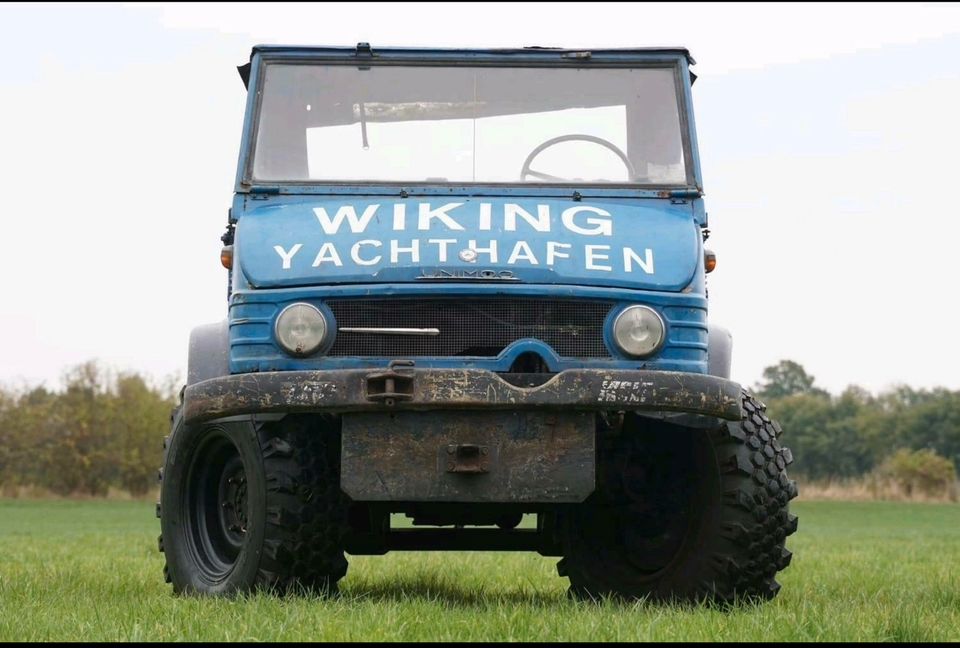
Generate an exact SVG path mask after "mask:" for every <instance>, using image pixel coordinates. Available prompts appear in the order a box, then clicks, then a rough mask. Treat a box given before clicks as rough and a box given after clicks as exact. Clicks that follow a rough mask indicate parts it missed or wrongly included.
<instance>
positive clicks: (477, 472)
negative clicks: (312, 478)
mask: <svg viewBox="0 0 960 648" xmlns="http://www.w3.org/2000/svg"><path fill="white" fill-rule="evenodd" d="M595 417H596V415H595V414H594V413H592V412H573V411H565V412H549V411H547V412H543V411H540V412H530V411H519V412H518V411H514V412H503V411H483V412H471V411H467V412H464V411H461V412H397V413H394V414H386V413H356V414H344V415H343V434H342V438H343V451H342V455H341V473H340V475H341V477H340V479H341V486H342V488H343V490H344V492H346V493H347V494H348V495H349V496H350V497H351V498H352V499H353V500H355V501H377V502H383V501H402V502H475V503H477V502H514V503H577V502H582V501H583V500H584V499H586V497H587V496H588V495H590V493H592V492H593V489H594V482H595V475H594V472H595V469H594V465H595V456H596V450H595V443H594V439H595V436H596V435H595V430H596V423H595Z"/></svg>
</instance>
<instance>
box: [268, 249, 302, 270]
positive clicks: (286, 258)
mask: <svg viewBox="0 0 960 648" xmlns="http://www.w3.org/2000/svg"><path fill="white" fill-rule="evenodd" d="M302 247H303V243H297V244H296V245H294V246H293V247H292V248H290V251H289V252H287V251H286V250H284V249H283V248H282V247H281V246H279V245H274V246H273V249H274V250H276V251H277V254H279V255H280V258H281V259H283V269H284V270H289V269H290V262H291V261H292V260H293V255H294V254H296V253H297V252H299V251H300V248H302Z"/></svg>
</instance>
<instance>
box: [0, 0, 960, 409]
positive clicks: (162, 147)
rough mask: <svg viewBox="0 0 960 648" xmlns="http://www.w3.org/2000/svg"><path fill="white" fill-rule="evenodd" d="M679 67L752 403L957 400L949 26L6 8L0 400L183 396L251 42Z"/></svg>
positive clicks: (234, 147) (274, 8) (516, 11)
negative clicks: (110, 374)
mask: <svg viewBox="0 0 960 648" xmlns="http://www.w3.org/2000/svg"><path fill="white" fill-rule="evenodd" d="M358 41H368V42H370V43H372V44H373V45H374V47H376V46H384V45H407V46H430V45H436V46H459V47H472V46H496V47H514V46H525V45H543V46H562V47H629V46H657V45H682V46H686V47H688V48H689V49H690V50H691V52H692V54H693V56H694V57H695V58H696V59H697V61H698V63H697V65H696V66H695V67H694V71H695V72H696V73H697V74H698V75H699V79H698V80H697V83H696V85H695V86H694V89H693V94H694V109H695V114H696V121H697V127H698V131H699V141H700V152H701V159H702V167H703V176H704V184H705V190H706V204H707V211H708V213H709V216H710V225H711V230H712V232H713V235H712V237H711V239H710V241H709V246H710V247H712V249H713V250H714V251H715V252H716V253H717V256H718V267H717V270H716V271H715V272H714V273H713V274H712V275H710V282H709V287H710V308H711V312H710V317H711V319H712V320H713V321H715V322H718V323H721V324H724V325H726V326H728V327H729V328H730V329H731V330H732V331H733V334H734V362H733V377H734V378H735V379H737V380H739V381H741V382H743V383H745V384H753V383H754V382H755V381H756V380H758V379H759V377H760V375H761V372H762V370H763V368H764V367H765V366H767V365H770V364H773V363H775V362H776V361H778V360H779V359H781V358H792V359H794V360H797V361H798V362H800V363H802V364H803V365H805V366H806V367H807V369H808V370H809V371H810V372H811V373H812V374H814V375H815V376H816V378H817V381H818V383H820V384H821V385H823V386H824V387H826V388H828V389H831V390H833V391H838V390H840V389H842V388H843V387H844V386H846V385H847V384H850V383H858V384H860V385H863V386H865V387H867V388H869V389H873V390H879V389H883V388H885V387H888V386H890V385H892V384H896V383H908V384H911V385H914V386H918V387H930V386H934V385H945V386H947V387H950V388H953V389H960V351H958V341H957V339H956V338H957V331H958V330H960V326H958V322H957V320H958V316H960V305H958V303H960V288H958V284H960V281H958V280H960V262H958V259H957V256H958V255H957V252H956V248H957V246H958V244H960V209H958V207H957V201H958V200H960V196H958V192H957V185H958V182H957V178H956V176H957V169H958V167H960V163H958V162H957V159H958V155H960V153H958V152H960V126H958V117H960V5H958V4H956V3H953V4H946V5H942V4H941V5H917V4H910V5H894V4H882V5H873V6H871V5H864V4H856V5H833V4H830V5H772V6H762V5H756V4H744V5H713V4H711V5H696V4H690V5H682V4H668V5H663V6H660V5H645V4H644V5H640V4H635V5H627V4H610V5H605V4H602V3H589V4H582V5H580V4H558V3H551V4H549V5H533V4H532V5H528V6H517V5H463V6H455V5H453V4H452V3H450V4H443V5H440V4H436V5H434V4H423V5H417V4H402V5H401V4H391V5H376V4H374V3H364V4H362V5H349V4H345V5H337V4H326V3H324V4H322V5H321V4H317V5H291V6H284V5H281V4H270V5H260V6H258V5H249V4H246V5H239V6H233V7H231V6H227V5H221V4H215V5H214V4H211V5H192V6H186V5H172V6H165V5H160V4H146V5H108V6H87V7H82V6H73V5H69V6H60V5H48V6H43V5H32V4H31V5H22V6H16V5H13V6H11V5H3V6H0V53H2V54H3V65H2V66H0V178H2V181H0V182H2V184H0V186H2V189H3V191H2V193H0V280H2V282H3V283H2V293H0V294H2V299H0V383H5V384H7V385H13V386H15V385H22V384H24V383H31V384H32V383H37V382H42V381H46V382H47V384H48V385H49V386H55V385H56V384H57V383H58V379H59V377H60V375H61V373H62V371H63V369H64V368H66V367H68V366H70V365H73V364H76V363H79V362H82V361H84V360H87V359H91V358H98V359H100V360H102V361H104V362H105V363H106V364H108V365H109V366H112V367H114V368H116V369H132V370H139V371H142V372H145V373H147V374H150V375H152V376H155V377H158V378H159V377H163V376H166V375H169V374H173V373H179V374H180V375H181V376H185V375H186V351H187V339H188V335H189V331H190V328H191V327H192V326H194V325H196V324H200V323H204V322H211V321H216V320H219V319H222V318H223V317H224V316H225V313H226V302H225V271H224V270H223V269H222V268H221V267H220V263H219V250H220V245H221V244H220V241H219V236H220V234H221V232H222V230H223V226H224V224H225V218H226V210H227V207H228V206H229V203H230V197H231V192H232V187H233V177H234V173H235V168H236V158H237V151H238V146H239V138H240V129H241V123H242V118H243V106H244V99H245V91H244V88H243V85H242V83H241V82H240V79H239V77H238V75H237V72H236V69H235V66H236V65H239V64H242V63H244V62H246V61H247V59H248V57H249V52H250V48H251V46H252V45H254V44H257V43H284V44H314V45H355V44H356V43H357V42H358Z"/></svg>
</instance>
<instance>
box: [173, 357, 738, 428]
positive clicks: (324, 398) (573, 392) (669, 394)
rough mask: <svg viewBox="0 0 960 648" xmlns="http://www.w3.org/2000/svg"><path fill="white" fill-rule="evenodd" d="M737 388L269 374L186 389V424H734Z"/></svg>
mask: <svg viewBox="0 0 960 648" xmlns="http://www.w3.org/2000/svg"><path fill="white" fill-rule="evenodd" d="M740 391H741V387H740V385H739V384H737V383H735V382H732V381H730V380H726V379H724V378H718V377H716V376H708V375H705V374H695V373H684V372H674V371H650V370H629V369H624V370H619V369H618V370H606V369H569V370H567V371H562V372H560V373H558V374H556V375H555V376H553V377H552V378H551V379H550V380H549V381H547V382H546V383H544V384H543V385H540V386H538V387H516V386H514V385H511V384H510V383H508V382H506V381H504V380H503V379H502V378H501V377H500V376H498V375H497V374H496V373H494V372H492V371H487V370H485V369H416V368H412V367H406V366H401V365H400V363H391V366H390V367H389V368H385V369H373V370H371V369H345V370H343V369H342V370H332V371H274V372H263V373H247V374H234V375H230V376H222V377H218V378H212V379H210V380H204V381H202V382H198V383H194V384H192V385H189V386H187V388H186V390H185V391H184V397H183V404H184V418H185V421H186V422H187V423H199V422H203V421H209V420H212V419H217V418H223V417H227V416H235V415H239V414H274V413H303V412H331V413H342V412H376V411H380V412H383V411H395V410H458V409H461V410H467V409H472V410H476V409H499V410H545V409H552V410H556V409H571V410H629V411H641V412H642V411H647V412H685V413H689V414H699V415H705V416H713V417H717V418H722V419H728V420H739V419H740V414H741V413H740V401H741V399H740Z"/></svg>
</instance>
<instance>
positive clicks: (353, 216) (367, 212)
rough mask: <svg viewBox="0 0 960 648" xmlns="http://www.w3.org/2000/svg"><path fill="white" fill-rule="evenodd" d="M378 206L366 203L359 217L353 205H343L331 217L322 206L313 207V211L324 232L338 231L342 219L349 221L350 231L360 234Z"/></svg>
mask: <svg viewBox="0 0 960 648" xmlns="http://www.w3.org/2000/svg"><path fill="white" fill-rule="evenodd" d="M379 207H380V205H367V208H366V209H364V210H363V215H362V216H359V217H358V216H357V208H356V207H354V206H353V205H343V206H342V207H340V209H338V210H337V215H336V216H334V217H333V218H332V219H331V218H330V214H328V213H327V210H326V209H325V208H324V207H314V208H313V213H314V214H316V215H317V220H318V221H320V227H322V228H323V231H324V233H326V234H336V233H338V232H339V231H340V225H342V224H343V221H344V219H346V220H348V221H349V222H350V231H351V232H353V233H354V234H361V233H363V232H365V231H366V229H367V225H369V224H370V220H371V219H372V218H373V215H374V214H376V213H377V209H378V208H379Z"/></svg>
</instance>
